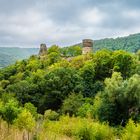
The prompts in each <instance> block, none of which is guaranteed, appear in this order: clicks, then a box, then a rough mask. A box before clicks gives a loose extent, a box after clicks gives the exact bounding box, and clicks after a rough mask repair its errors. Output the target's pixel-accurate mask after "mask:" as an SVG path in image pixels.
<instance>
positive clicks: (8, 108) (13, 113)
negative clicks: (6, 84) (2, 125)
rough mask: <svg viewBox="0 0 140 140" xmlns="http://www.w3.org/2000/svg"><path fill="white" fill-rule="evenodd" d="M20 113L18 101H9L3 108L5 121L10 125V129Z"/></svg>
mask: <svg viewBox="0 0 140 140" xmlns="http://www.w3.org/2000/svg"><path fill="white" fill-rule="evenodd" d="M19 112H20V108H19V106H18V102H17V101H16V100H9V101H8V102H7V103H6V104H5V105H4V108H3V114H2V116H3V119H4V120H5V121H7V123H8V129H9V126H10V124H13V122H14V120H15V119H16V118H17V115H18V114H19Z"/></svg>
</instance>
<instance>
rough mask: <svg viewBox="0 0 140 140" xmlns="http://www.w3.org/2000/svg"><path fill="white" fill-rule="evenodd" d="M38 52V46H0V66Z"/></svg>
mask: <svg viewBox="0 0 140 140" xmlns="http://www.w3.org/2000/svg"><path fill="white" fill-rule="evenodd" d="M37 53H38V48H18V47H9V48H7V47H0V68H2V67H5V66H8V65H9V64H12V63H15V61H17V60H21V59H26V58H28V57H29V56H31V55H33V54H37Z"/></svg>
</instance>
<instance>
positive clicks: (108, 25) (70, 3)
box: [0, 0, 140, 47]
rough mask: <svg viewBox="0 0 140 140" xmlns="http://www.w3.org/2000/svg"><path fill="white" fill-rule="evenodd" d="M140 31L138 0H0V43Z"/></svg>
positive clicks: (67, 41) (64, 41) (70, 40)
mask: <svg viewBox="0 0 140 140" xmlns="http://www.w3.org/2000/svg"><path fill="white" fill-rule="evenodd" d="M138 32H140V0H0V46H20V47H21V46H22V47H38V46H39V44H40V43H46V44H47V45H48V46H50V45H52V44H57V45H61V46H67V45H71V44H75V43H78V42H81V40H82V39H84V38H92V39H93V40H94V39H101V38H106V37H117V36H125V35H129V34H133V33H138Z"/></svg>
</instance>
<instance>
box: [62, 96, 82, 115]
mask: <svg viewBox="0 0 140 140" xmlns="http://www.w3.org/2000/svg"><path fill="white" fill-rule="evenodd" d="M83 103H84V98H83V96H82V95H81V94H74V93H73V94H71V95H69V96H68V98H66V99H65V100H64V102H63V105H62V108H61V111H62V113H64V114H67V113H68V114H69V115H70V116H72V115H76V114H77V112H78V109H79V108H80V107H81V105H82V104H83Z"/></svg>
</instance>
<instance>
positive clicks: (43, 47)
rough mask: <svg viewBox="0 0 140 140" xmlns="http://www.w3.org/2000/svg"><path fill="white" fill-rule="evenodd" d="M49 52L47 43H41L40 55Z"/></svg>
mask: <svg viewBox="0 0 140 140" xmlns="http://www.w3.org/2000/svg"><path fill="white" fill-rule="evenodd" d="M45 54H47V46H46V44H40V50H39V56H41V55H45Z"/></svg>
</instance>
